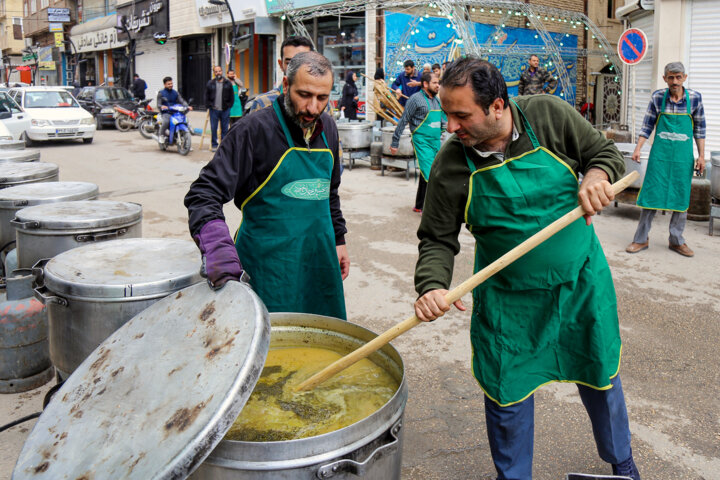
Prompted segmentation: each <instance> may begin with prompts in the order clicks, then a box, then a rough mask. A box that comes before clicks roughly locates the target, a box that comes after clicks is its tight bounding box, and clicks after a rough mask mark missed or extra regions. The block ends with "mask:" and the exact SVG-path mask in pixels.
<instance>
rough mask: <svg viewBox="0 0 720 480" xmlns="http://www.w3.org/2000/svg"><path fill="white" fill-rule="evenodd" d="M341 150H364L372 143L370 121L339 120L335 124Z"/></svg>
mask: <svg viewBox="0 0 720 480" xmlns="http://www.w3.org/2000/svg"><path fill="white" fill-rule="evenodd" d="M337 129H338V135H339V136H340V141H341V142H342V147H343V150H366V149H368V148H370V143H372V123H370V122H341V123H338V124H337Z"/></svg>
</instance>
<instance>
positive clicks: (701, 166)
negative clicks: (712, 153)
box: [695, 157, 705, 175]
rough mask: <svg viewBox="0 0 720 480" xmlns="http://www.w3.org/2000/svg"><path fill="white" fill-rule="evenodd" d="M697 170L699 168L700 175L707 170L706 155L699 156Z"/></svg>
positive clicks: (696, 164)
mask: <svg viewBox="0 0 720 480" xmlns="http://www.w3.org/2000/svg"><path fill="white" fill-rule="evenodd" d="M695 170H697V171H698V173H699V174H700V175H702V174H703V173H704V172H705V157H698V158H697V159H696V160H695Z"/></svg>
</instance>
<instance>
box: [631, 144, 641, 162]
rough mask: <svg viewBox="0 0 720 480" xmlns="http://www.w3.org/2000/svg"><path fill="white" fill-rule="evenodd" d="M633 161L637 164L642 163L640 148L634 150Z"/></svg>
mask: <svg viewBox="0 0 720 480" xmlns="http://www.w3.org/2000/svg"><path fill="white" fill-rule="evenodd" d="M632 161H633V162H635V163H640V147H639V146H637V147H635V150H633V153H632Z"/></svg>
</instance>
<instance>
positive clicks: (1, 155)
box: [0, 148, 40, 162]
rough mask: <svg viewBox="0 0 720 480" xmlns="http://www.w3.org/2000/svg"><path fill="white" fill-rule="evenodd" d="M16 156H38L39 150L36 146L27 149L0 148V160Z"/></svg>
mask: <svg viewBox="0 0 720 480" xmlns="http://www.w3.org/2000/svg"><path fill="white" fill-rule="evenodd" d="M16 158H40V150H38V149H36V148H33V149H29V150H0V162H2V161H3V160H14V159H16Z"/></svg>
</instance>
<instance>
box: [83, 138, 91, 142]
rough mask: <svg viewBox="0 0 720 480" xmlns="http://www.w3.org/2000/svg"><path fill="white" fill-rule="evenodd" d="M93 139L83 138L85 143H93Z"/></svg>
mask: <svg viewBox="0 0 720 480" xmlns="http://www.w3.org/2000/svg"><path fill="white" fill-rule="evenodd" d="M92 141H93V137H90V138H83V143H92Z"/></svg>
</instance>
